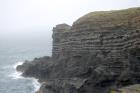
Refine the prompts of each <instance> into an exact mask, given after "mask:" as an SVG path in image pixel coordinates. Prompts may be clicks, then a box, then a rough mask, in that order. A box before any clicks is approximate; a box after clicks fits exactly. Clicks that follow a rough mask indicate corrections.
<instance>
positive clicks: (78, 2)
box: [0, 0, 140, 46]
mask: <svg viewBox="0 0 140 93" xmlns="http://www.w3.org/2000/svg"><path fill="white" fill-rule="evenodd" d="M139 6H140V0H0V44H1V45H3V44H4V45H6V46H7V45H8V44H9V43H11V44H12V43H13V42H17V44H19V45H20V44H22V45H23V44H24V45H27V44H30V42H33V41H34V43H35V44H36V45H39V43H40V46H41V43H42V45H44V44H45V45H46V46H48V45H49V46H51V42H52V41H51V40H52V39H51V34H52V31H51V30H52V27H53V26H55V25H56V24H59V23H68V24H70V25H71V24H72V23H73V21H75V20H77V19H78V18H79V17H81V16H83V15H85V14H86V13H89V12H93V11H100V10H116V9H125V8H129V7H139ZM23 42H24V43H23ZM31 45H32V44H31Z"/></svg>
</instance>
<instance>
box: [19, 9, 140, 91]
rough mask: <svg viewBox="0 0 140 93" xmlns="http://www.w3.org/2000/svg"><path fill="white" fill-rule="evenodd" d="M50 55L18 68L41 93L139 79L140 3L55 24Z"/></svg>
mask: <svg viewBox="0 0 140 93" xmlns="http://www.w3.org/2000/svg"><path fill="white" fill-rule="evenodd" d="M52 37H53V50H52V57H47V58H38V59H35V60H33V61H32V62H29V63H27V62H26V63H25V64H23V65H22V66H19V67H18V68H17V69H18V70H20V71H23V75H24V76H30V77H31V76H34V77H36V78H39V79H40V81H41V82H44V83H43V84H42V86H41V88H40V90H39V91H38V93H109V92H110V91H111V90H116V89H117V88H121V87H124V86H127V85H132V84H137V83H140V73H139V70H140V8H132V9H127V10H117V11H102V12H93V13H89V14H87V15H85V16H83V17H81V18H79V19H78V20H77V21H76V22H74V24H73V25H72V26H69V25H67V24H59V25H57V26H56V27H54V28H53V36H52Z"/></svg>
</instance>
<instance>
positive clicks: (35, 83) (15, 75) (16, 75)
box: [9, 62, 41, 93]
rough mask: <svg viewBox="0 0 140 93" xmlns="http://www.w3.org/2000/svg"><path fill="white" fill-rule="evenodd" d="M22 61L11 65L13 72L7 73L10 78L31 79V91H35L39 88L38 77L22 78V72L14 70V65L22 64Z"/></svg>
mask: <svg viewBox="0 0 140 93" xmlns="http://www.w3.org/2000/svg"><path fill="white" fill-rule="evenodd" d="M22 64H23V62H17V63H16V64H14V65H13V69H14V73H12V74H11V75H9V76H10V77H11V78H12V79H27V80H31V81H32V84H33V88H34V90H33V93H35V92H36V91H37V90H39V88H40V86H41V84H40V83H39V82H38V79H35V78H24V77H22V72H19V71H17V70H16V67H17V66H18V65H22Z"/></svg>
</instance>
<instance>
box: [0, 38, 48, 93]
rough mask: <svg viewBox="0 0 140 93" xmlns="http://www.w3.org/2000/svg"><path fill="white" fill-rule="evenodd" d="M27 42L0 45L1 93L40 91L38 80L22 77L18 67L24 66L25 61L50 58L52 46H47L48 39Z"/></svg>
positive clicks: (31, 92) (33, 92)
mask: <svg viewBox="0 0 140 93" xmlns="http://www.w3.org/2000/svg"><path fill="white" fill-rule="evenodd" d="M40 38H41V37H40ZM2 42H5V41H2V40H1V42H0V43H2ZM26 42H27V43H23V44H21V43H22V42H20V43H18V42H16V43H15V42H14V43H7V44H1V45H0V93H35V91H37V90H38V89H39V87H40V83H39V82H38V80H37V79H35V78H24V77H22V76H21V74H22V73H21V72H17V71H16V67H17V66H18V65H21V64H23V62H24V61H25V60H33V59H34V58H35V57H38V58H39V57H42V56H50V55H51V48H50V47H51V46H50V45H47V44H48V42H47V39H46V41H45V40H44V41H42V42H41V41H39V40H38V41H37V40H35V41H33V42H32V40H27V41H26ZM36 42H41V43H36ZM32 43H33V44H32ZM19 44H20V45H19Z"/></svg>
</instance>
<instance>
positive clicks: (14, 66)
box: [13, 61, 24, 69]
mask: <svg viewBox="0 0 140 93" xmlns="http://www.w3.org/2000/svg"><path fill="white" fill-rule="evenodd" d="M23 63H24V62H22V61H19V62H17V63H16V64H14V65H13V68H14V69H16V67H17V66H19V65H22V64H23Z"/></svg>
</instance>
